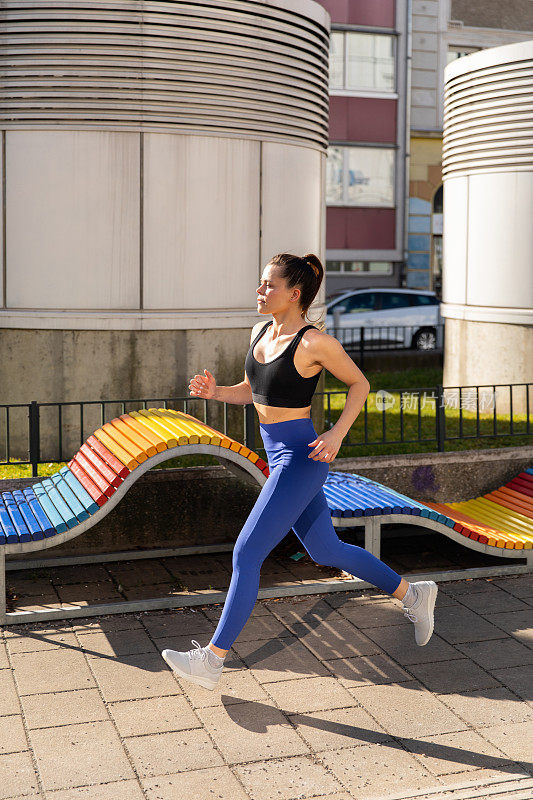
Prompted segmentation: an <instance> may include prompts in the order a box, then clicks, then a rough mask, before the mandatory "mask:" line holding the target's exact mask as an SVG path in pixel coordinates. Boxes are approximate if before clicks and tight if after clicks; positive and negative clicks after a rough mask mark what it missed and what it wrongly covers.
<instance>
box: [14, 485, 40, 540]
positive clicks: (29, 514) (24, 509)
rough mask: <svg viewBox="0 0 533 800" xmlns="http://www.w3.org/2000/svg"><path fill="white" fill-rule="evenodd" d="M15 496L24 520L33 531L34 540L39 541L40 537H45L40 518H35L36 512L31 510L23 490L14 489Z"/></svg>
mask: <svg viewBox="0 0 533 800" xmlns="http://www.w3.org/2000/svg"><path fill="white" fill-rule="evenodd" d="M13 497H14V498H15V501H16V503H17V506H18V510H19V511H20V513H21V514H22V517H23V519H24V522H25V523H26V526H27V528H28V530H29V532H30V533H31V538H32V540H33V541H38V540H39V539H43V538H44V535H43V532H42V530H41V526H40V525H39V522H38V520H37V519H36V518H35V514H34V513H33V511H32V510H31V508H30V505H29V503H28V501H27V500H26V497H25V496H24V494H23V493H22V492H21V490H20V489H14V491H13Z"/></svg>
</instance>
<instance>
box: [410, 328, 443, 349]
mask: <svg viewBox="0 0 533 800" xmlns="http://www.w3.org/2000/svg"><path fill="white" fill-rule="evenodd" d="M436 344H437V333H436V331H435V329H434V328H425V329H424V328H423V329H422V330H420V331H417V332H416V334H415V336H414V337H413V347H414V348H415V349H416V350H434V349H435V347H436Z"/></svg>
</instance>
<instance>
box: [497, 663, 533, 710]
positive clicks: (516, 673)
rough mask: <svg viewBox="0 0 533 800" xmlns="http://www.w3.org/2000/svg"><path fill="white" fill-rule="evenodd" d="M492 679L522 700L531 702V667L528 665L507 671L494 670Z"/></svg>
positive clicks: (532, 695)
mask: <svg viewBox="0 0 533 800" xmlns="http://www.w3.org/2000/svg"><path fill="white" fill-rule="evenodd" d="M493 674H494V677H495V678H497V679H498V680H499V681H500V683H503V684H504V686H507V687H508V688H509V689H511V691H512V692H514V693H515V694H517V695H518V696H519V697H521V698H522V699H523V700H527V701H528V702H533V681H532V680H531V666H530V665H529V664H527V665H525V666H519V667H508V668H507V669H495V670H494V673H493Z"/></svg>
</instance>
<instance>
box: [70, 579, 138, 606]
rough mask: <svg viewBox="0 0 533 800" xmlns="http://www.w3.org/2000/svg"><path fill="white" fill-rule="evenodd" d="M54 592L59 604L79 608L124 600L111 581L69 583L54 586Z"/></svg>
mask: <svg viewBox="0 0 533 800" xmlns="http://www.w3.org/2000/svg"><path fill="white" fill-rule="evenodd" d="M56 591H57V594H58V596H59V599H60V600H61V602H63V603H75V604H76V605H80V606H83V605H96V604H99V603H107V602H119V601H121V600H124V596H123V595H122V594H121V593H120V592H119V591H118V590H117V588H116V587H115V585H114V584H113V583H112V582H111V581H105V582H104V583H70V584H65V585H61V586H56ZM152 596H153V595H152Z"/></svg>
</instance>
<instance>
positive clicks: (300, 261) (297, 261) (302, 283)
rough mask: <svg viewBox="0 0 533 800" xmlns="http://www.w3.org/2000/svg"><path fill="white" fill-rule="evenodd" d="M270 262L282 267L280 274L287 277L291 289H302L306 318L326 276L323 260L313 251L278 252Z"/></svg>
mask: <svg viewBox="0 0 533 800" xmlns="http://www.w3.org/2000/svg"><path fill="white" fill-rule="evenodd" d="M268 263H269V264H272V266H275V267H280V275H281V277H282V278H284V279H285V282H286V284H287V287H288V288H289V289H292V288H293V286H298V288H299V289H300V305H301V308H302V311H301V316H302V317H303V318H304V319H305V317H306V314H307V311H308V309H309V306H310V305H311V303H312V302H313V300H314V299H315V297H316V295H317V293H318V290H319V289H320V285H321V283H322V278H323V277H324V267H323V266H322V262H321V261H320V259H319V258H318V256H315V255H314V254H313V253H307V254H306V255H304V256H294V255H291V253H278V255H276V256H274V257H273V258H271V259H270V261H269V262H268ZM313 324H314V323H313ZM323 327H324V325H322V326H321V328H323Z"/></svg>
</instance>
